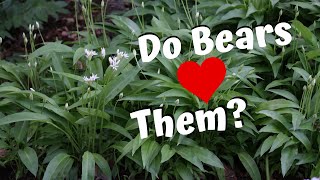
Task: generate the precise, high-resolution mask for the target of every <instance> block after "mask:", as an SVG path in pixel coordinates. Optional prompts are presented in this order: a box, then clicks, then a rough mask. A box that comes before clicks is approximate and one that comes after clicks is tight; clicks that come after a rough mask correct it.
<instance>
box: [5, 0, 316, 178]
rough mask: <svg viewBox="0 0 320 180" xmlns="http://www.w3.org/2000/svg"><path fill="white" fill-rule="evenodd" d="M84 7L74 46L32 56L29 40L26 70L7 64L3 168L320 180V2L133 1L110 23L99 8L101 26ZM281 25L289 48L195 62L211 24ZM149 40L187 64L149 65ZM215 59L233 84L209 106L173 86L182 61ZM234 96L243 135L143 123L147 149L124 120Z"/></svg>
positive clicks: (54, 46) (85, 174)
mask: <svg viewBox="0 0 320 180" xmlns="http://www.w3.org/2000/svg"><path fill="white" fill-rule="evenodd" d="M81 2H82V4H81V5H82V13H83V16H84V18H85V22H86V27H87V28H86V31H85V32H79V34H80V35H81V39H79V41H77V42H74V43H73V44H72V45H64V44H62V43H61V42H43V46H42V47H40V48H39V49H35V48H34V44H33V42H34V41H33V40H32V37H33V36H32V35H31V36H30V37H31V39H28V41H25V42H26V46H28V47H29V46H31V48H30V49H31V52H30V51H29V52H26V53H27V54H26V55H27V56H26V57H25V59H21V61H18V62H16V63H9V62H6V61H0V63H1V64H0V78H1V82H2V84H1V85H0V98H1V99H0V117H1V120H0V129H1V131H0V138H1V140H0V148H1V149H6V154H5V156H4V157H3V158H1V162H2V164H3V165H5V166H8V165H13V166H14V167H17V168H16V169H17V171H16V177H21V176H24V175H25V174H26V172H27V171H29V172H31V173H32V174H33V175H34V176H37V177H41V178H42V177H43V178H44V179H62V178H67V179H78V177H82V179H93V178H94V176H95V175H96V176H98V175H99V174H103V175H104V176H106V177H109V178H118V179H124V178H127V179H139V178H141V177H145V178H148V179H149V178H150V177H151V178H152V179H155V178H161V179H205V178H208V179H211V178H212V177H213V176H214V177H216V178H219V179H225V177H226V174H225V172H227V171H225V170H224V168H227V169H234V170H236V171H241V172H247V174H248V177H251V178H252V179H271V177H273V176H276V177H279V176H283V177H288V176H294V177H298V178H301V179H302V178H310V177H319V176H320V157H319V151H320V131H319V129H320V123H319V116H320V113H319V112H320V78H319V77H320V66H319V65H320V63H319V62H320V50H319V38H320V34H319V28H320V25H319V16H320V3H319V2H318V1H316V0H314V1H312V0H300V1H289V0H281V1H279V0H263V1H260V0H243V1H240V0H215V1H211V0H196V1H184V0H180V1H172V0H159V1H148V2H142V1H133V2H132V9H131V10H129V11H126V12H121V13H117V14H116V15H108V16H105V14H106V13H105V5H104V4H102V7H101V12H102V13H101V14H102V18H103V21H102V22H94V20H93V17H92V14H91V13H92V3H91V2H90V1H81ZM99 8H100V7H99ZM105 20H111V22H110V21H105ZM278 22H289V23H290V24H291V26H292V29H291V30H290V33H291V34H292V36H293V41H292V42H291V44H290V45H288V46H286V47H283V48H280V47H278V46H277V45H276V44H275V43H274V39H275V36H274V35H273V34H268V35H267V36H266V38H267V42H268V45H267V47H265V48H260V47H258V46H255V47H254V49H253V50H249V51H247V50H239V49H236V48H235V49H233V50H232V51H230V52H228V53H219V52H218V51H216V50H213V51H212V52H211V53H210V55H207V56H206V57H203V56H197V55H195V54H194V52H193V49H192V40H191V29H192V27H194V26H197V25H200V24H202V25H207V26H208V27H210V29H211V32H212V37H213V39H215V36H216V34H217V32H219V31H221V30H223V29H229V30H231V31H233V32H234V31H236V30H237V28H239V27H243V26H249V27H255V26H259V25H264V24H268V23H269V24H273V25H274V24H276V23H278ZM96 29H102V31H103V36H101V37H97V36H96V34H95V32H96V31H95V30H96ZM146 32H152V33H155V34H157V35H158V36H159V37H160V38H161V40H165V39H166V38H167V37H169V36H178V37H179V38H180V40H181V41H182V54H181V55H180V56H179V57H178V58H176V59H174V60H167V59H166V58H164V57H163V56H162V55H161V54H159V55H158V56H157V58H156V60H154V61H152V62H150V63H142V62H141V60H140V56H139V51H138V42H137V39H138V37H139V36H140V35H141V34H143V33H146ZM30 33H33V32H32V31H31V32H30ZM110 34H111V37H112V38H111V37H108V35H110ZM234 40H235V38H234ZM255 44H256V43H255ZM104 48H105V49H104ZM127 55H128V56H127ZM210 56H216V57H220V58H221V59H222V60H224V62H225V65H226V67H227V76H226V79H225V80H224V82H223V84H222V85H221V86H220V88H219V89H218V91H217V92H216V93H215V94H214V95H213V97H212V99H211V100H210V102H209V103H208V104H205V103H204V102H202V101H201V100H199V99H198V98H197V97H196V96H194V95H192V94H191V93H190V92H188V91H186V90H185V89H184V88H183V87H182V86H181V85H180V84H179V83H178V81H177V77H176V71H177V68H178V67H179V65H180V64H181V63H182V62H184V61H187V60H190V59H191V60H194V61H196V62H198V63H201V62H202V61H203V60H204V59H206V58H207V57H210ZM108 58H109V61H108ZM95 75H96V76H97V77H99V78H98V79H96V76H95ZM84 76H85V77H84ZM87 76H90V77H87ZM236 96H238V97H239V96H240V97H243V98H245V99H246V100H247V102H248V105H247V109H246V111H245V112H244V114H243V115H242V118H243V121H244V127H243V128H241V129H236V128H234V125H233V121H229V122H228V125H227V131H225V132H217V131H206V132H202V133H199V132H194V133H193V134H192V135H189V136H188V137H186V136H182V135H179V134H178V133H175V135H174V137H173V138H165V137H156V135H155V133H154V126H153V119H152V118H148V123H149V131H150V135H149V137H148V138H146V139H143V140H141V139H140V136H139V129H138V124H137V121H136V120H132V119H131V118H130V116H129V113H130V112H133V111H135V110H140V109H143V108H147V107H152V108H158V107H163V109H164V112H165V114H169V115H170V114H172V115H173V116H174V117H178V116H179V115H180V114H181V113H182V112H184V111H196V110H198V109H214V108H215V107H218V106H225V105H226V102H228V100H230V99H232V98H233V97H236ZM229 113H230V114H229ZM229 113H228V116H229V117H230V118H229V119H232V117H233V116H232V113H231V112H229ZM96 167H99V168H96Z"/></svg>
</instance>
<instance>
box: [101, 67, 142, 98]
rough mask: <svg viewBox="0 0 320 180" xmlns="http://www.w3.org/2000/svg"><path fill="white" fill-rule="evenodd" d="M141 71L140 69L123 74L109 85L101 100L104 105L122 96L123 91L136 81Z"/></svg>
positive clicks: (103, 91)
mask: <svg viewBox="0 0 320 180" xmlns="http://www.w3.org/2000/svg"><path fill="white" fill-rule="evenodd" d="M139 71H140V69H139V68H134V69H132V70H131V71H128V72H126V73H123V74H121V75H120V76H118V77H116V78H115V79H114V80H112V81H111V82H110V83H109V84H107V85H106V86H105V87H104V88H103V90H102V92H101V98H103V99H104V103H106V104H107V103H109V102H110V101H111V100H112V99H113V98H114V97H116V96H117V95H118V94H120V93H121V92H122V90H123V89H124V88H125V87H126V86H127V85H128V84H129V83H130V82H131V81H133V80H134V78H135V76H136V75H137V74H138V72H139Z"/></svg>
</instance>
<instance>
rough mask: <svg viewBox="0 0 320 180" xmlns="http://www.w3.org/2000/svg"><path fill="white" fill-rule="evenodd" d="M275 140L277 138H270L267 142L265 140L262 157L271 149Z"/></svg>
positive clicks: (261, 151)
mask: <svg viewBox="0 0 320 180" xmlns="http://www.w3.org/2000/svg"><path fill="white" fill-rule="evenodd" d="M275 138H276V136H269V137H268V138H267V139H266V140H264V142H263V143H262V145H261V149H260V156H262V155H263V154H264V153H265V152H267V151H268V150H269V149H270V148H271V146H272V143H273V141H274V139H275Z"/></svg>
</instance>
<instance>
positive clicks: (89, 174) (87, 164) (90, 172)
mask: <svg viewBox="0 0 320 180" xmlns="http://www.w3.org/2000/svg"><path fill="white" fill-rule="evenodd" d="M94 175H95V161H94V156H93V155H92V153H91V152H89V151H86V152H85V153H84V154H83V156H82V175H81V180H93V179H94Z"/></svg>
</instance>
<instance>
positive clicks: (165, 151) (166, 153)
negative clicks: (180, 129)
mask: <svg viewBox="0 0 320 180" xmlns="http://www.w3.org/2000/svg"><path fill="white" fill-rule="evenodd" d="M174 154H175V151H174V150H173V149H171V148H170V146H169V145H168V144H165V145H164V146H163V147H162V148H161V163H164V162H166V161H168V160H169V159H170V158H171V157H172V156H173V155H174Z"/></svg>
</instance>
